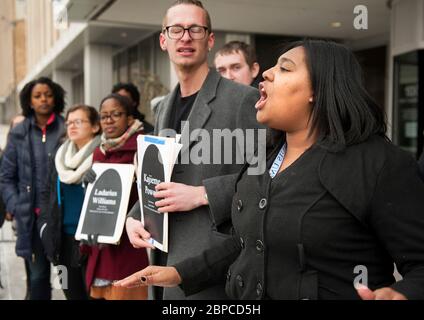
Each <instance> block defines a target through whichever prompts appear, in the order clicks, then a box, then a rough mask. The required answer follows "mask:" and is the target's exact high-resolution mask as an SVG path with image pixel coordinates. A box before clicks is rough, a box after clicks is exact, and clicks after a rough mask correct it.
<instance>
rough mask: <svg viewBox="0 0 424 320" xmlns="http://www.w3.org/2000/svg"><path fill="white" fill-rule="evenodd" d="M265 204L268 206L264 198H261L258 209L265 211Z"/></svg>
mask: <svg viewBox="0 0 424 320" xmlns="http://www.w3.org/2000/svg"><path fill="white" fill-rule="evenodd" d="M267 204H268V201H267V200H266V199H265V198H262V199H261V201H259V209H261V210H263V209H265V207H266V205H267Z"/></svg>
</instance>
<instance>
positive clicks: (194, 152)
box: [132, 70, 264, 299]
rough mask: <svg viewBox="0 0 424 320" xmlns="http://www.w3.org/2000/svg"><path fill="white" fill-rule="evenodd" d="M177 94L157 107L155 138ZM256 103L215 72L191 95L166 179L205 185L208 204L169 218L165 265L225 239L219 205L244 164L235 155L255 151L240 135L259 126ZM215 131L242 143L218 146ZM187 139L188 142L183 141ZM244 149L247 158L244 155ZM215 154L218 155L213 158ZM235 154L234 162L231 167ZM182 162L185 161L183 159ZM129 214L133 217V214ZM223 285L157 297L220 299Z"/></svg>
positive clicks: (226, 215)
mask: <svg viewBox="0 0 424 320" xmlns="http://www.w3.org/2000/svg"><path fill="white" fill-rule="evenodd" d="M178 90H180V89H179V85H178V86H177V87H176V88H175V89H174V90H173V92H171V93H170V94H169V95H168V96H166V97H165V98H164V99H163V101H162V102H161V104H160V105H159V107H158V112H157V119H156V124H155V134H159V135H163V134H164V133H165V132H164V131H163V129H166V128H168V125H169V120H170V116H171V111H172V108H173V104H174V100H175V96H176V94H177V92H178ZM258 99H259V92H258V90H256V89H254V88H252V87H248V86H244V85H240V84H237V83H235V82H233V81H230V80H227V79H224V78H222V77H221V76H220V75H219V74H218V73H217V72H216V71H215V70H210V72H209V74H208V76H207V78H206V80H205V82H204V84H203V86H202V88H201V90H200V91H199V93H198V95H197V97H196V100H195V102H194V104H193V108H192V110H191V113H190V114H189V117H188V119H187V123H186V124H185V125H184V127H182V138H181V142H182V143H183V145H184V146H183V148H182V150H181V161H180V162H181V163H177V164H176V165H175V167H174V171H173V175H172V179H171V180H172V181H173V182H177V183H184V184H187V185H192V186H202V185H203V186H205V188H206V191H207V195H208V199H209V203H210V205H209V206H203V207H199V208H197V209H194V210H192V211H190V212H178V213H171V214H169V216H168V218H169V222H168V223H169V234H168V258H167V265H174V264H175V263H177V262H180V261H182V260H184V259H186V258H189V257H192V256H196V255H198V254H200V253H202V252H203V251H204V250H205V249H207V248H209V247H211V246H214V245H215V244H218V243H220V242H222V241H223V240H224V239H226V238H228V237H229V235H228V234H225V233H224V230H225V231H228V229H229V228H227V227H228V226H230V225H231V221H230V215H231V212H230V211H231V208H230V207H227V205H225V204H228V203H231V198H232V196H233V194H234V185H235V181H236V177H237V173H238V172H239V171H240V170H241V168H242V167H243V164H244V163H245V161H240V160H241V159H242V158H240V157H246V158H249V157H251V156H252V155H251V153H252V152H253V150H252V149H253V148H255V147H256V146H251V145H250V148H248V147H246V138H245V137H246V135H245V132H246V129H251V132H255V133H256V134H257V129H258V128H264V127H262V126H261V125H259V124H258V122H257V121H256V110H255V108H254V106H255V103H256V101H257V100H258ZM198 129H203V131H200V130H198ZM216 129H229V130H230V131H232V132H234V130H235V129H239V130H238V131H239V132H238V133H239V134H240V133H241V136H240V137H241V138H243V137H244V140H243V139H238V140H237V141H236V142H233V144H232V145H231V146H228V145H227V147H226V148H224V147H223V145H224V139H220V137H219V136H218V135H216V137H214V135H213V133H214V130H215V133H217V131H216ZM188 136H189V137H190V141H188V138H187V139H185V138H184V137H188ZM207 136H209V137H210V141H209V142H210V143H209V146H208V144H207V143H206V142H207V140H208V139H209V138H208V137H207ZM218 140H221V147H218V146H217V144H216V143H217V141H218ZM234 140H235V139H234ZM255 140H256V141H257V139H255ZM249 142H251V141H249ZM214 144H215V146H214ZM212 149H213V150H212ZM246 149H248V150H246ZM246 151H247V153H248V155H245V154H246ZM219 152H221V157H218V155H219ZM225 152H227V153H228V154H227V155H226V156H227V157H229V156H231V159H232V161H230V162H231V163H228V164H224V160H225ZM199 155H200V158H201V157H202V156H203V158H201V159H203V162H202V163H200V164H197V162H196V161H198V160H200V159H199ZM237 156H238V157H239V158H238V162H239V163H236V161H237ZM246 158H245V159H246ZM188 159H189V160H190V161H187V160H188ZM208 159H209V161H210V162H208ZM245 159H244V160H245ZM227 160H228V159H227ZM185 162H186V163H185ZM217 162H218V163H217ZM219 162H220V163H219ZM138 211H139V210H138ZM132 215H133V216H134V217H136V214H132ZM224 283H225V275H222V284H221V285H219V286H215V287H212V288H209V289H207V290H204V291H201V292H199V293H197V294H195V295H192V296H189V297H185V295H184V292H183V291H182V290H181V289H180V288H179V287H177V288H165V289H164V296H163V298H164V299H226V298H227V297H226V295H225V292H224Z"/></svg>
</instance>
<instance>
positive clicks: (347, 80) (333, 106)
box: [283, 39, 387, 147]
mask: <svg viewBox="0 0 424 320" xmlns="http://www.w3.org/2000/svg"><path fill="white" fill-rule="evenodd" d="M296 47H303V48H304V50H305V55H306V64H307V67H308V70H309V75H310V79H311V85H312V90H313V94H314V97H313V99H314V100H313V107H312V115H311V121H312V127H311V131H310V133H311V134H312V133H313V132H316V133H317V134H318V137H319V139H320V138H322V139H324V138H325V139H328V140H329V142H332V143H335V144H337V145H340V146H342V147H343V146H348V145H352V144H355V143H359V142H362V141H365V140H367V139H368V138H369V137H370V136H371V135H379V136H382V137H385V138H386V128H387V127H386V119H385V113H384V111H383V109H382V108H380V107H379V106H378V105H377V104H376V103H375V102H374V100H373V99H372V98H371V97H370V95H369V94H368V93H367V91H366V90H365V88H364V86H363V83H362V69H361V66H360V65H359V62H358V61H357V59H356V58H355V56H354V54H353V52H352V51H351V50H350V49H348V48H347V47H345V46H343V45H341V44H338V43H335V42H332V41H325V40H310V39H305V40H302V41H296V42H292V43H289V44H288V45H287V46H286V47H285V48H284V49H283V53H284V52H287V51H288V50H290V49H293V48H296Z"/></svg>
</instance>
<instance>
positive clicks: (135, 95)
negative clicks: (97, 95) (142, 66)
mask: <svg viewBox="0 0 424 320" xmlns="http://www.w3.org/2000/svg"><path fill="white" fill-rule="evenodd" d="M120 90H125V91H127V92H128V93H129V94H130V96H131V99H132V100H133V101H134V102H135V104H136V105H135V107H136V108H138V106H139V105H140V92H139V91H138V89H137V87H136V86H135V85H134V84H132V83H130V82H128V83H122V82H119V83H117V84H115V85H114V86H113V88H112V93H118V91H120Z"/></svg>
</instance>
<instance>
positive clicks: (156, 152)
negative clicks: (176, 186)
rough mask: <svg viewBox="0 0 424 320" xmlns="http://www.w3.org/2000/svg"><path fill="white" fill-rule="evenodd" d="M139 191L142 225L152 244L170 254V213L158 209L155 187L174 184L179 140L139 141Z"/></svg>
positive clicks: (145, 139) (158, 138)
mask: <svg viewBox="0 0 424 320" xmlns="http://www.w3.org/2000/svg"><path fill="white" fill-rule="evenodd" d="M137 143H138V146H137V154H138V168H137V170H136V171H137V189H138V196H139V199H140V209H141V222H142V223H143V225H144V228H145V229H146V230H147V231H149V233H150V235H151V239H150V241H151V243H152V244H153V245H154V246H155V247H156V248H158V249H160V250H162V251H165V252H168V213H166V212H165V213H161V212H159V211H158V208H157V207H156V205H155V202H156V201H158V200H159V199H157V198H155V197H154V196H153V194H154V193H155V187H156V186H157V185H158V184H159V183H161V182H169V181H171V175H172V170H173V168H174V164H175V161H176V159H177V156H178V153H179V152H180V150H181V147H182V145H181V144H179V143H177V142H176V140H175V138H162V137H156V136H148V135H144V136H139V137H138V138H137Z"/></svg>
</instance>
